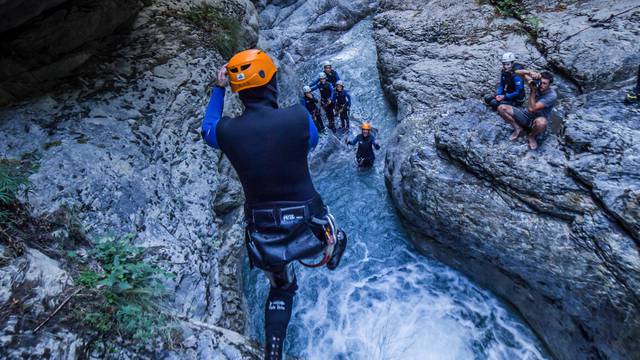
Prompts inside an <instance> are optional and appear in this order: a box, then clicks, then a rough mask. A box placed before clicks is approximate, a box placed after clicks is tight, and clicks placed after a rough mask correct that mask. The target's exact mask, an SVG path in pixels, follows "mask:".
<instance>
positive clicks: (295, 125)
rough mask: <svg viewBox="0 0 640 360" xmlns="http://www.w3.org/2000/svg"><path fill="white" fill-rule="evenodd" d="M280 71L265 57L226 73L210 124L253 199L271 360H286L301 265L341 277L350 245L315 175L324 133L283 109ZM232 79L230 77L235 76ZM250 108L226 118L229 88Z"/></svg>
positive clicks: (250, 244)
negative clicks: (314, 157)
mask: <svg viewBox="0 0 640 360" xmlns="http://www.w3.org/2000/svg"><path fill="white" fill-rule="evenodd" d="M276 72H277V68H276V66H275V64H274V63H273V61H272V60H271V58H270V57H269V56H268V55H267V54H266V53H264V52H263V51H261V50H258V49H251V50H246V51H242V52H239V53H237V54H236V55H234V56H233V57H232V58H231V60H229V63H228V64H226V65H225V66H223V67H221V68H220V70H219V71H218V76H217V82H216V86H215V87H214V89H213V92H212V94H211V100H210V102H209V105H208V107H207V110H206V112H205V116H204V120H203V122H202V136H203V138H204V140H205V141H206V143H207V144H208V145H210V146H212V147H214V148H216V149H220V150H222V152H223V153H224V154H225V155H226V156H227V157H228V158H229V161H230V162H231V164H232V165H233V167H234V169H235V170H236V172H237V173H238V177H239V178H240V182H241V183H242V188H243V191H244V195H245V206H244V213H245V221H246V228H245V244H246V247H247V253H248V256H249V262H250V264H251V266H252V267H258V268H260V269H262V270H264V271H265V272H266V274H267V277H268V278H269V281H270V283H271V288H270V290H269V295H268V298H267V301H266V304H265V309H264V311H265V339H266V341H265V357H264V358H265V359H267V360H281V359H282V357H283V344H284V339H285V337H286V332H287V326H288V324H289V320H290V319H291V310H292V305H293V297H294V295H295V293H296V290H297V289H298V285H297V282H296V276H295V273H294V267H293V262H294V261H296V260H298V261H301V262H302V260H303V259H308V258H312V257H317V256H322V261H321V262H319V263H318V264H314V266H321V265H326V266H327V267H328V268H329V269H331V270H333V269H335V268H336V267H337V266H338V264H339V262H340V259H341V257H342V254H343V253H344V250H345V248H346V244H347V238H346V235H345V233H344V232H343V231H342V230H337V229H336V225H335V221H334V220H333V217H332V216H331V215H330V214H329V212H328V210H327V208H326V207H325V205H324V203H323V202H322V199H321V197H320V195H319V194H318V193H317V192H316V189H315V187H314V186H313V183H312V181H311V176H310V174H309V166H308V162H307V156H308V153H309V151H310V150H312V149H313V148H314V147H315V146H316V145H317V143H318V133H317V130H316V127H315V125H314V124H313V120H312V118H311V116H310V115H309V113H308V112H307V111H306V110H305V108H304V107H302V106H301V105H299V104H298V105H295V106H292V107H288V108H279V107H278V101H277V98H278V87H277V81H276ZM227 75H228V76H227ZM227 83H230V85H231V90H232V91H234V92H237V93H238V95H239V97H240V100H241V101H242V103H243V104H244V106H245V110H244V112H243V113H242V115H240V116H238V117H236V118H228V117H222V109H223V104H224V95H225V86H226V85H227Z"/></svg>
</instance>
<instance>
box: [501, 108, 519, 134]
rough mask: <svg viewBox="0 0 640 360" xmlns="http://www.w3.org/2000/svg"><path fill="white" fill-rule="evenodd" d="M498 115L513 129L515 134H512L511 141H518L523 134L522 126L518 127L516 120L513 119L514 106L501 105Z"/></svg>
mask: <svg viewBox="0 0 640 360" xmlns="http://www.w3.org/2000/svg"><path fill="white" fill-rule="evenodd" d="M498 113H499V114H500V116H501V117H502V118H503V119H504V120H505V121H506V122H507V123H508V124H509V125H511V126H512V127H513V132H512V133H511V136H510V137H509V140H511V141H514V140H516V139H517V138H518V137H519V136H520V133H521V132H522V126H520V125H518V123H517V122H516V120H515V119H514V118H513V106H511V105H500V106H498Z"/></svg>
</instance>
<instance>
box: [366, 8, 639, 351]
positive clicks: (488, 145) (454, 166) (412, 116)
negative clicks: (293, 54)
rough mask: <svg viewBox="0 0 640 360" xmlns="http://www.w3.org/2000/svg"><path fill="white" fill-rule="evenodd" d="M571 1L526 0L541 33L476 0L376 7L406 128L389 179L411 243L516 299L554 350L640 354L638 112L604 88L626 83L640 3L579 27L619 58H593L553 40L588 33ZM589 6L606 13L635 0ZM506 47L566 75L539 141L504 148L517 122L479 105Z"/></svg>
mask: <svg viewBox="0 0 640 360" xmlns="http://www.w3.org/2000/svg"><path fill="white" fill-rule="evenodd" d="M542 3H543V4H542V5H544V2H542ZM554 3H555V2H554ZM563 3H568V4H567V5H566V6H565V7H561V8H558V7H553V8H551V7H550V5H549V6H548V7H544V6H542V5H540V7H536V8H535V9H534V8H533V7H532V6H528V5H527V7H526V11H527V13H524V14H523V15H522V16H521V17H520V18H521V20H525V19H527V16H532V14H534V13H535V15H536V16H538V17H539V18H540V19H542V21H541V23H540V24H539V26H540V28H539V29H538V30H537V31H538V32H537V34H539V35H537V36H534V35H536V34H532V33H531V28H530V23H529V22H527V23H526V24H525V23H522V22H521V21H519V20H517V19H509V18H502V17H500V16H498V14H497V12H496V9H495V8H494V7H493V6H491V5H488V4H478V3H477V2H475V1H471V0H469V1H460V2H456V3H452V2H449V1H439V0H434V1H428V2H422V1H384V2H382V3H381V6H380V7H379V8H378V13H377V15H376V17H375V27H376V42H377V47H378V54H379V67H380V69H381V73H382V76H383V85H384V87H385V91H386V92H387V94H388V95H389V97H390V98H391V99H392V100H393V101H395V103H396V104H397V107H398V115H399V122H400V123H399V125H398V127H397V130H396V133H395V135H394V138H395V140H394V141H392V147H391V148H390V149H389V151H388V152H387V155H386V169H385V172H386V181H387V187H388V189H389V191H390V193H391V195H392V198H393V200H394V202H395V204H396V205H397V207H398V209H399V212H400V214H401V215H402V216H403V218H404V219H405V221H406V223H407V225H408V226H409V227H410V229H411V230H412V234H413V235H412V237H413V240H414V242H415V244H416V246H417V248H419V249H420V250H422V251H424V252H427V253H430V254H433V255H435V256H436V257H438V258H439V259H441V260H442V261H443V262H445V263H447V264H450V265H451V266H453V267H455V268H457V269H460V270H462V271H463V272H464V273H465V274H467V275H469V276H470V277H471V278H472V279H474V280H475V281H477V282H479V283H480V284H481V285H483V286H485V287H487V288H489V289H491V290H493V291H494V292H495V293H496V294H497V295H499V296H500V297H502V298H503V299H505V300H506V301H508V302H509V303H511V304H513V305H514V306H515V308H516V309H517V310H518V311H519V312H520V314H522V316H523V318H524V319H525V320H526V322H527V323H529V324H530V325H531V326H532V328H533V329H534V331H535V332H536V333H537V334H538V336H539V337H540V339H541V340H542V341H543V342H544V343H545V344H546V345H547V347H548V348H549V351H550V352H551V353H552V354H553V356H554V357H556V358H560V359H573V358H576V357H580V358H620V359H622V358H635V357H638V356H640V346H638V343H637V341H635V340H634V339H635V338H637V337H638V336H640V321H639V320H638V319H640V317H639V315H640V302H639V301H638V300H639V299H640V297H639V295H640V293H639V292H638V289H640V288H639V287H638V286H639V285H640V254H639V251H638V245H639V244H640V241H639V240H640V239H639V238H638V227H637V226H638V223H637V219H638V208H639V206H640V203H639V197H638V196H639V194H640V191H639V185H640V180H639V179H638V177H637V176H636V174H637V172H638V171H637V170H634V169H638V168H639V167H638V163H637V159H638V154H639V150H640V149H639V148H638V147H637V141H636V142H635V143H634V142H633V141H632V140H631V139H635V138H637V136H638V133H637V132H638V130H637V129H638V127H639V126H640V116H639V115H638V111H637V109H634V108H622V109H621V104H620V98H621V97H622V96H623V93H622V91H619V90H618V91H605V90H597V91H596V90H595V89H600V88H604V87H606V88H618V89H619V88H620V87H621V86H623V85H624V84H625V82H624V80H622V79H627V78H629V77H631V75H632V72H633V66H631V65H632V64H631V63H633V61H635V60H634V59H636V60H637V58H634V56H635V57H637V53H638V52H637V51H635V52H634V51H631V52H629V53H627V54H625V53H623V52H621V51H618V50H617V49H618V46H619V44H621V43H625V41H627V40H625V39H630V38H633V37H634V36H635V37H637V35H634V34H635V31H637V24H636V25H634V22H635V21H636V20H635V19H636V18H637V16H638V15H640V9H635V10H631V11H629V12H627V13H625V14H621V15H620V16H617V17H613V18H612V19H611V20H610V22H611V23H612V24H614V25H612V27H609V26H602V27H593V28H589V30H585V31H584V32H583V33H587V32H588V33H589V34H590V35H589V36H590V38H591V39H601V40H598V41H595V40H593V41H592V42H590V43H589V44H591V45H589V46H590V48H589V52H590V53H591V54H592V55H590V56H603V54H607V55H608V56H609V57H608V59H609V60H610V61H609V60H607V61H599V62H596V61H595V60H587V59H583V58H581V55H580V54H581V53H582V47H581V46H583V45H582V43H581V42H579V41H578V40H574V39H573V38H571V39H572V40H571V41H568V42H565V43H564V45H562V46H565V48H563V47H562V46H559V47H557V48H553V49H552V48H551V47H550V46H549V45H548V44H546V43H545V42H546V41H549V40H548V39H550V38H551V37H553V36H551V35H549V34H552V33H553V32H554V31H562V32H563V34H566V35H570V33H571V32H572V31H573V29H575V28H576V27H577V28H578V29H579V28H580V25H578V24H573V21H574V20H573V19H575V18H580V16H579V15H578V2H577V1H574V2H572V1H569V2H563ZM579 3H580V4H579V5H580V9H585V8H589V9H595V8H599V9H603V10H602V11H603V12H604V13H606V14H609V15H611V14H617V12H620V11H618V10H620V9H622V8H624V6H625V5H630V4H631V3H634V2H633V1H628V2H625V1H622V2H620V3H625V4H616V6H615V9H605V6H604V5H603V2H600V1H581V2H579ZM525 5H526V4H525ZM534 10H535V12H534ZM609 15H603V16H605V17H608V16H609ZM567 21H571V24H573V25H572V26H566V23H567ZM575 21H577V20H575ZM580 21H583V23H585V24H588V20H586V19H582V20H580ZM560 24H564V25H560ZM581 24H582V23H581ZM634 26H635V27H634ZM554 36H555V35H554ZM636 45H637V44H636ZM636 45H633V46H636ZM578 49H580V51H578ZM506 51H511V52H514V53H516V55H517V56H518V60H519V62H521V63H524V64H526V65H527V66H528V67H534V68H538V69H539V68H545V67H546V68H550V69H553V70H555V72H556V75H557V79H558V81H557V82H556V84H554V85H555V86H556V88H557V90H558V92H559V96H560V101H559V105H558V107H557V109H556V111H555V113H554V119H553V120H554V124H553V126H552V129H550V131H548V133H547V135H546V138H545V140H544V141H543V142H542V146H541V147H540V148H539V149H538V150H536V151H530V150H528V148H527V145H526V142H524V141H522V140H519V141H516V142H509V140H508V136H509V134H510V132H511V129H510V127H509V126H508V125H507V124H506V123H504V121H503V120H501V119H500V117H499V116H498V115H497V114H495V113H493V112H492V111H490V110H489V109H487V108H486V107H485V106H484V105H483V104H482V102H481V101H482V100H481V95H483V94H486V93H487V92H490V91H492V90H493V88H494V87H495V84H496V82H497V80H498V76H499V71H500V62H499V57H500V55H501V54H502V53H503V52H506ZM627 63H629V65H628V66H627V65H624V66H614V64H627ZM635 66H636V67H637V62H636V64H635ZM612 67H613V69H612ZM619 80H620V81H619ZM592 89H593V91H592ZM580 90H588V91H589V92H588V93H581V92H580Z"/></svg>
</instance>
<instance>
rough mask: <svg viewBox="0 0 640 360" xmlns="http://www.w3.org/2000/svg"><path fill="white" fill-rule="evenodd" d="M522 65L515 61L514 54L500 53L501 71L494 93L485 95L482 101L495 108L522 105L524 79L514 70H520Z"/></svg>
mask: <svg viewBox="0 0 640 360" xmlns="http://www.w3.org/2000/svg"><path fill="white" fill-rule="evenodd" d="M521 69H522V65H520V64H517V63H516V56H515V55H514V54H513V53H510V52H508V53H505V54H504V55H502V71H501V73H500V83H499V84H498V88H497V89H496V93H495V94H494V95H491V96H487V97H486V98H485V99H484V102H485V103H486V104H487V105H489V106H491V107H492V108H493V110H496V109H497V108H498V106H500V105H511V106H518V107H519V106H522V102H523V101H524V98H525V91H524V81H523V80H522V77H520V75H518V74H516V70H521Z"/></svg>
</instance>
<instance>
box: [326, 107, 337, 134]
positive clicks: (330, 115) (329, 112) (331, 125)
mask: <svg viewBox="0 0 640 360" xmlns="http://www.w3.org/2000/svg"><path fill="white" fill-rule="evenodd" d="M324 113H325V114H327V120H328V122H329V126H328V127H329V129H331V130H333V131H336V124H335V117H334V114H333V104H328V105H326V106H325V107H324Z"/></svg>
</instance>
